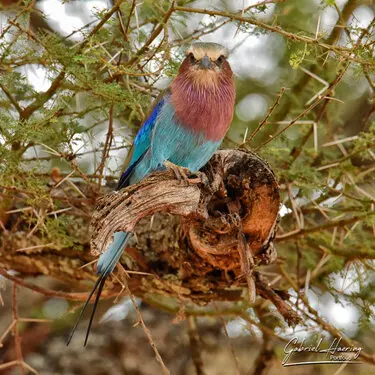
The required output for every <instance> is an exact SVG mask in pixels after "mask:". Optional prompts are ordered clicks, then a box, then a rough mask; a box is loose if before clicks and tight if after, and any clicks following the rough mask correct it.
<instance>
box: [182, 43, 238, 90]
mask: <svg viewBox="0 0 375 375" xmlns="http://www.w3.org/2000/svg"><path fill="white" fill-rule="evenodd" d="M227 57H228V51H227V49H226V48H225V47H223V46H222V45H220V44H218V43H202V42H197V43H194V44H192V45H191V46H190V48H189V49H188V50H187V52H186V58H185V59H184V61H183V62H182V64H181V66H180V69H179V73H180V74H183V75H185V76H186V77H188V78H189V79H191V81H192V82H193V84H194V85H196V86H199V87H201V86H205V87H209V86H217V85H218V84H220V82H221V81H223V79H224V80H225V79H230V80H232V75H233V73H232V69H231V67H230V65H229V62H228V61H227Z"/></svg>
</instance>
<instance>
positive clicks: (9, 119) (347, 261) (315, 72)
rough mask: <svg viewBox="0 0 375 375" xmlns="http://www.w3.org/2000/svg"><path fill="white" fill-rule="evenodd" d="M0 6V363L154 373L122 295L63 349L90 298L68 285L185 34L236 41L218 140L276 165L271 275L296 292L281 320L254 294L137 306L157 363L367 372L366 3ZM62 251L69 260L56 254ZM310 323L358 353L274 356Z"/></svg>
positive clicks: (370, 206) (206, 0) (183, 368)
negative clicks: (243, 300) (288, 318)
mask: <svg viewBox="0 0 375 375" xmlns="http://www.w3.org/2000/svg"><path fill="white" fill-rule="evenodd" d="M0 9H1V14H0V22H1V26H0V51H1V53H0V233H1V239H0V244H1V247H0V255H1V257H0V267H1V268H3V269H4V270H12V271H8V272H6V271H3V273H2V274H3V276H2V279H0V282H1V283H2V285H4V289H2V290H1V300H0V302H1V303H2V305H3V306H2V307H0V308H1V312H2V313H1V317H0V327H1V328H2V329H1V332H5V333H7V332H8V331H6V330H7V327H8V328H9V327H10V331H13V334H14V335H13V336H12V335H11V334H8V335H5V336H0V337H1V339H0V344H1V343H2V344H3V346H2V347H1V346H0V361H2V365H1V364H0V366H2V367H0V368H1V370H0V371H2V373H4V374H16V373H21V372H22V371H23V373H29V372H30V373H32V372H34V371H37V372H39V373H41V374H123V373H126V374H156V373H162V370H161V369H160V367H159V365H158V364H157V362H156V361H155V360H154V358H153V357H154V355H153V352H152V350H151V348H150V346H149V344H148V342H147V340H146V338H145V336H144V333H143V331H142V329H141V328H137V329H135V328H132V323H134V320H135V319H136V316H135V313H134V310H133V308H132V305H131V304H129V301H128V300H127V299H125V300H122V301H116V304H115V305H111V303H108V302H105V303H103V304H102V307H101V309H102V313H104V312H105V311H107V312H106V314H105V315H104V317H105V319H104V320H105V321H106V323H103V325H100V326H98V327H97V328H95V332H94V337H93V338H92V340H91V344H90V345H89V347H88V348H87V349H85V350H83V349H82V348H81V346H80V342H81V340H80V339H79V338H78V339H77V340H76V342H77V344H73V346H71V347H70V348H68V349H67V348H66V347H65V346H64V340H65V337H66V335H67V331H68V330H69V327H70V326H71V322H72V320H73V318H74V317H73V314H69V313H68V312H73V311H74V310H75V307H77V304H74V303H71V302H69V303H68V302H67V301H69V299H71V300H76V301H81V300H83V299H84V297H85V295H86V294H82V295H80V294H79V293H75V292H77V291H78V289H79V288H81V289H82V290H87V285H86V287H85V286H84V285H83V284H84V283H79V280H93V273H92V271H91V270H90V267H88V268H85V269H84V270H83V271H82V272H81V274H80V275H79V276H77V275H78V274H76V273H75V272H76V270H77V269H78V267H79V266H81V265H82V264H84V260H85V259H86V261H88V260H90V258H88V255H87V246H88V240H89V238H88V223H89V218H90V214H91V212H92V210H93V208H94V201H95V198H96V197H97V196H99V195H100V194H101V193H103V192H105V191H109V190H110V189H111V188H113V187H114V186H115V181H116V179H117V176H118V175H119V173H120V169H121V166H122V162H123V160H124V157H125V156H126V153H127V150H128V148H129V146H130V145H131V142H132V139H133V137H134V135H135V133H136V132H137V129H138V128H139V126H140V125H141V124H142V122H143V121H144V120H145V118H146V117H147V114H148V113H149V111H150V108H151V107H152V103H153V102H154V100H155V99H156V98H157V97H158V96H159V95H160V94H161V93H162V92H163V90H165V89H166V88H167V87H168V84H169V82H170V81H171V79H172V78H173V77H174V76H175V75H176V72H177V69H178V66H179V63H180V62H181V60H182V59H183V57H184V48H185V46H186V45H187V44H189V43H190V42H192V41H194V40H202V41H213V42H220V43H223V44H225V45H226V46H227V47H228V49H229V50H230V63H231V65H232V68H233V71H234V73H235V76H236V87H237V104H236V110H235V118H234V120H233V124H232V127H231V129H230V131H229V133H228V135H227V137H226V139H225V141H224V143H223V147H226V148H238V147H244V148H248V149H251V150H255V151H256V152H258V153H259V154H260V155H261V156H262V157H264V158H265V159H266V160H267V161H268V162H269V163H270V165H271V166H272V168H273V170H274V172H275V173H276V174H277V176H278V179H279V183H280V188H281V193H282V207H281V210H280V215H281V221H280V229H279V231H278V236H277V242H276V246H277V250H278V254H279V260H278V263H277V265H275V266H272V267H271V268H270V269H269V270H268V271H267V270H266V271H264V272H265V275H266V276H267V277H268V278H269V281H270V283H271V285H275V286H278V287H279V288H280V289H283V290H286V291H288V292H289V294H290V301H291V303H292V304H294V305H295V308H296V309H297V310H298V311H299V312H300V314H301V315H302V316H303V323H302V324H301V325H300V326H298V327H297V328H296V329H295V330H292V329H290V328H287V327H286V326H285V323H284V322H283V321H282V320H280V319H279V318H278V316H277V312H275V310H274V308H273V306H271V305H269V304H268V303H265V302H264V301H262V300H260V299H259V300H257V302H256V304H255V305H254V307H252V308H249V309H247V308H246V309H245V308H243V309H241V306H237V305H236V306H231V305H228V306H225V308H224V310H225V311H227V312H228V314H227V315H225V312H220V311H221V310H220V309H219V308H217V309H216V310H215V309H214V310H213V311H212V307H210V308H211V310H210V312H209V313H208V312H207V311H201V312H200V313H199V314H197V315H202V317H197V319H196V321H194V320H191V319H190V318H189V319H188V320H186V319H184V318H185V317H184V314H183V312H182V311H180V313H179V314H177V317H176V314H174V315H173V314H172V315H168V314H165V313H163V312H161V311H160V310H158V309H154V308H151V307H149V306H146V305H143V304H142V303H141V302H140V301H139V303H140V311H141V312H142V314H143V316H144V320H145V322H146V324H147V325H148V326H149V328H150V329H151V331H152V334H153V337H154V341H155V343H156V346H157V347H158V348H159V351H160V353H161V356H162V357H163V359H164V362H165V364H166V366H167V367H168V368H169V370H170V371H171V373H173V374H193V373H195V372H196V371H197V372H198V373H202V374H203V373H206V374H224V373H225V374H235V373H237V374H238V373H241V374H266V373H269V374H275V373H276V372H278V373H285V374H286V373H288V374H289V373H290V374H299V373H302V371H303V373H305V374H306V373H309V374H339V373H342V374H352V373H353V374H354V373H355V374H370V373H374V371H375V370H374V369H375V367H374V365H375V357H374V354H372V353H374V349H373V348H374V344H375V342H374V313H375V309H374V283H375V277H374V267H375V263H374V258H375V245H374V235H375V219H374V217H375V185H374V176H375V147H374V146H375V123H374V113H375V96H374V95H375V59H374V47H375V38H374V37H375V35H374V30H375V18H374V17H375V6H374V4H373V1H371V0H358V1H354V0H336V1H335V0H324V1H323V0H322V1H320V0H313V1H312V0H285V1H281V0H279V1H277V0H274V1H272V0H269V1H250V0H235V1H220V0H200V1H190V0H186V1H184V0H181V1H176V2H174V3H173V4H172V3H171V1H169V0H165V1H151V0H143V1H135V0H133V1H131V0H128V1H113V2H112V1H109V0H107V1H105V0H97V1H90V0H88V1H78V0H77V1H68V0H66V1H57V0H48V1H14V0H13V1H12V0H2V1H0ZM83 250H85V252H84V251H83ZM82 253H84V254H83V255H82ZM56 254H57V255H60V254H64V257H65V258H67V259H69V260H66V259H65V258H64V259H62V258H61V259H59V261H58V262H57V263H53V262H56V260H53V262H52V257H53V255H56ZM77 254H80V255H79V259H75V257H77ZM86 256H87V258H85V257H86ZM50 257H51V262H52V263H53V264H52V265H51V264H50V263H48V259H49V258H50ZM47 263H48V265H47ZM9 275H10V277H16V279H13V281H15V284H13V287H12V283H11V282H10V281H6V278H9ZM12 275H13V276H12ZM30 277H32V279H30ZM25 280H26V281H25ZM20 281H24V284H22V285H21V284H20ZM16 284H17V285H18V288H16V287H15V286H14V285H16ZM81 284H82V285H81ZM30 285H31V289H33V288H34V286H35V285H37V286H39V287H40V288H41V289H40V290H39V292H41V293H39V294H38V293H37V294H35V293H32V292H31V291H30V290H29V289H30ZM54 290H62V291H63V292H62V294H60V295H59V294H56V293H53V291H54ZM34 291H35V288H34ZM46 291H47V292H46ZM48 291H50V294H48ZM72 292H73V293H72ZM58 297H63V298H58ZM110 306H112V307H111V308H110V309H109V310H108V308H109V307H110ZM16 307H18V310H17V309H16ZM215 311H216V313H215ZM18 312H19V314H20V316H22V317H23V318H27V319H32V320H27V321H26V320H25V321H22V320H20V318H19V317H18ZM33 319H34V320H33ZM35 319H51V320H52V322H49V323H46V322H44V321H39V320H35ZM173 319H174V322H175V324H174V325H170V323H171V321H172V320H173ZM15 321H16V322H17V323H16V324H13V323H11V322H15ZM9 324H11V326H9ZM195 325H197V326H198V329H197V330H196V329H195V328H196V327H195ZM187 332H188V333H189V334H190V341H189V335H188V333H187ZM197 332H198V334H199V340H198V341H194V339H193V338H194V337H193V336H194V334H197ZM8 333H9V332H8ZM225 333H227V334H225ZM319 335H325V336H326V337H327V341H329V340H331V339H330V337H332V338H333V337H337V336H338V335H342V336H343V337H345V340H347V341H346V344H347V345H349V344H353V345H357V346H360V347H362V349H363V353H364V356H363V357H362V358H361V360H362V361H364V363H365V364H363V365H360V366H351V365H348V366H344V365H343V366H341V367H340V366H338V365H326V366H324V365H316V366H309V367H303V368H302V367H295V368H283V367H282V366H281V361H282V359H283V357H284V353H283V347H284V345H285V341H288V340H289V339H290V338H292V337H294V336H298V337H299V338H301V339H302V338H306V340H307V342H308V340H310V342H312V343H313V342H316V340H317V337H319ZM192 337H193V338H192ZM20 338H21V341H20ZM314 340H315V341H314ZM197 342H200V344H199V351H200V352H201V359H202V361H203V365H201V368H200V365H199V363H197V358H195V357H196V356H197V354H196V353H195V351H194V349H193V346H194V343H197ZM254 344H255V345H254ZM189 348H190V349H191V350H192V353H190V349H189ZM103 353H104V354H103ZM194 353H195V354H194ZM233 353H234V354H233ZM198 357H199V355H198ZM304 358H305V359H306V358H307V359H309V360H316V358H315V357H314V356H312V355H310V356H309V357H304ZM16 360H18V361H21V360H24V361H25V363H26V364H25V365H24V366H16V365H14V362H12V361H16ZM198 362H199V361H198ZM19 363H20V362H19ZM193 363H195V365H193ZM9 364H10V365H9ZM30 366H31V367H30ZM34 369H35V370H34ZM199 371H202V372H199ZM37 372H35V373H37Z"/></svg>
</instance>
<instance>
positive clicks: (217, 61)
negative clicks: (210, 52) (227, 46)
mask: <svg viewBox="0 0 375 375" xmlns="http://www.w3.org/2000/svg"><path fill="white" fill-rule="evenodd" d="M224 60H225V57H224V55H220V56H219V57H218V59H217V60H216V64H217V65H221V64H222V63H223V62H224Z"/></svg>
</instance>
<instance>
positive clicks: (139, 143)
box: [117, 98, 165, 190]
mask: <svg viewBox="0 0 375 375" xmlns="http://www.w3.org/2000/svg"><path fill="white" fill-rule="evenodd" d="M164 104H165V99H164V98H162V99H161V100H160V101H159V102H158V103H157V104H156V105H155V107H154V109H153V110H152V112H151V114H150V116H149V117H148V118H147V120H146V121H145V122H144V123H143V125H142V127H141V128H140V129H139V131H138V133H137V135H136V137H135V138H134V142H133V145H132V148H131V149H130V151H129V154H128V158H127V160H126V162H125V171H124V172H123V174H122V175H121V177H120V180H119V183H118V185H117V190H120V189H122V188H124V187H125V186H127V185H128V183H129V179H130V176H131V175H132V172H133V171H134V168H135V167H136V166H137V164H138V163H139V162H140V161H141V160H142V158H143V156H144V155H145V153H146V152H147V150H148V149H149V147H150V145H151V132H152V129H153V128H154V126H155V123H156V120H157V118H158V116H159V114H160V111H161V109H162V108H163V106H164Z"/></svg>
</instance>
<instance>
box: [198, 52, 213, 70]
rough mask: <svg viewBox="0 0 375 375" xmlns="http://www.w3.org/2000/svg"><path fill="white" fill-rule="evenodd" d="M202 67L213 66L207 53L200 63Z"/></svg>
mask: <svg viewBox="0 0 375 375" xmlns="http://www.w3.org/2000/svg"><path fill="white" fill-rule="evenodd" d="M199 67H200V68H201V69H210V68H211V59H210V58H209V57H208V56H207V55H205V56H203V58H202V60H201V62H200V63H199Z"/></svg>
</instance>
